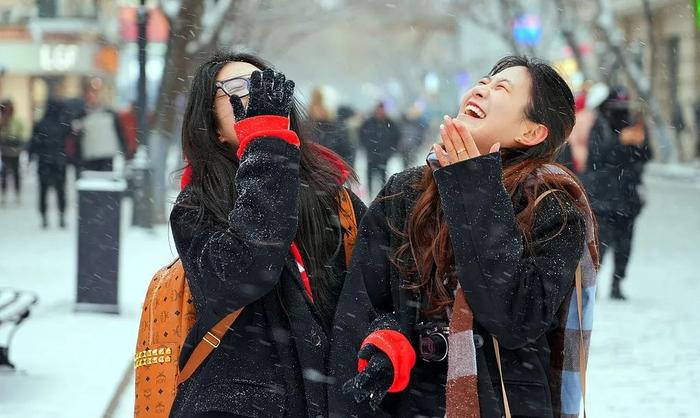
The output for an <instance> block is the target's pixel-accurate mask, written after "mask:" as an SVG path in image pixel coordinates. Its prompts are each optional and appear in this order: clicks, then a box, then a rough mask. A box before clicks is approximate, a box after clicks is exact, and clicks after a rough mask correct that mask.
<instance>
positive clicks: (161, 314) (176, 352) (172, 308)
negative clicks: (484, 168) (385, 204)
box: [134, 189, 357, 418]
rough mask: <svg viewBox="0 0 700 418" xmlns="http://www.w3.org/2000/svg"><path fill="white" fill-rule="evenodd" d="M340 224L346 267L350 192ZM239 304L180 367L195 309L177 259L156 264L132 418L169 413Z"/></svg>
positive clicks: (139, 345)
mask: <svg viewBox="0 0 700 418" xmlns="http://www.w3.org/2000/svg"><path fill="white" fill-rule="evenodd" d="M339 218H340V224H341V226H342V228H343V248H344V250H345V263H346V266H348V265H349V264H350V257H351V256H352V249H353V247H354V245H355V238H356V236H357V221H356V219H355V211H354V209H353V206H352V201H351V200H350V195H349V194H348V192H347V190H346V189H343V191H342V193H341V195H340V209H339ZM242 310H243V308H241V309H239V310H237V311H235V312H232V313H230V314H228V315H227V316H225V317H224V318H223V319H221V320H220V321H219V322H218V323H217V324H216V325H214V327H212V329H211V330H210V331H209V332H207V334H206V335H205V336H204V338H202V340H201V341H200V342H199V343H198V344H197V345H196V346H195V348H194V350H193V351H192V354H191V355H190V357H189V359H188V360H187V362H186V363H185V365H184V367H183V368H182V370H180V368H179V358H180V351H181V349H182V346H183V344H184V342H185V338H186V337H187V334H188V333H189V331H190V329H191V328H192V326H193V325H194V323H195V320H196V312H195V308H194V304H193V300H192V294H191V292H190V289H189V286H188V285H187V280H186V279H185V270H184V268H183V266H182V262H181V261H180V259H176V260H175V261H173V262H172V263H171V264H170V265H168V266H166V267H163V268H162V269H160V270H159V271H158V272H157V273H156V274H155V275H154V276H153V279H152V280H151V282H150V284H149V285H148V291H147V292H146V298H145V300H144V303H143V310H142V312H141V322H140V324H139V333H138V339H137V342H136V354H135V355H134V368H135V370H136V379H135V380H136V385H135V386H136V398H135V402H134V417H135V418H146V417H148V418H160V417H163V418H165V417H168V416H169V415H170V409H171V408H172V405H173V402H174V401H175V396H176V394H177V388H178V386H179V385H180V384H181V383H183V382H184V381H186V380H187V379H189V378H190V377H191V376H192V374H193V373H194V372H195V371H196V370H197V368H198V367H199V366H200V365H201V364H202V363H203V362H204V360H206V358H207V357H208V356H209V354H211V353H212V352H213V351H214V350H215V349H216V348H217V347H218V346H219V343H220V342H221V339H222V338H223V337H224V334H226V331H228V329H229V328H230V327H231V325H233V323H234V321H235V320H236V318H237V317H238V315H239V314H240V313H241V311H242Z"/></svg>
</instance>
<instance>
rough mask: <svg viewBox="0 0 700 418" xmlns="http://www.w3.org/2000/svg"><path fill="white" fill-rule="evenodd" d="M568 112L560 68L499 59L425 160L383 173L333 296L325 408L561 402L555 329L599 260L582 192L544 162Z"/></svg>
mask: <svg viewBox="0 0 700 418" xmlns="http://www.w3.org/2000/svg"><path fill="white" fill-rule="evenodd" d="M573 125H574V100H573V97H572V94H571V91H570V89H569V87H568V86H567V85H566V83H565V82H564V80H563V79H562V78H561V77H560V76H559V75H558V74H557V73H556V71H555V70H554V69H553V68H552V67H550V66H549V65H547V64H545V63H542V62H539V61H537V60H532V59H529V58H525V57H506V58H503V59H502V60H500V61H499V62H498V63H496V65H495V66H494V67H493V69H492V70H491V71H490V72H489V74H488V76H486V77H484V78H483V79H482V80H481V81H479V82H478V83H477V84H476V85H475V86H474V87H472V88H471V89H470V90H468V91H467V92H466V93H465V94H464V96H463V97H462V100H461V101H460V107H459V109H458V114H457V115H456V116H455V117H454V118H451V117H448V116H446V117H445V121H444V125H443V126H442V127H441V144H440V145H435V146H434V149H433V152H432V153H431V154H430V155H429V157H428V164H426V166H424V167H422V168H415V169H409V170H407V171H404V172H403V173H400V174H397V175H395V176H393V177H392V178H391V179H390V180H389V181H388V183H387V184H386V186H385V187H384V190H383V191H382V192H381V193H380V194H379V196H378V197H377V198H376V200H375V201H374V202H373V203H372V204H371V205H370V207H369V209H368V211H367V214H366V215H365V217H364V218H363V220H362V223H361V226H360V229H359V231H360V233H359V235H358V240H357V244H356V246H355V251H354V254H353V263H352V266H351V268H350V271H349V272H348V277H347V279H346V281H345V285H344V288H343V292H342V294H341V298H340V301H339V303H338V311H337V313H336V321H335V326H334V331H333V347H332V350H331V362H332V364H334V368H333V370H332V371H333V377H334V378H335V380H336V382H337V386H336V387H334V388H332V389H331V390H330V392H329V405H330V410H331V416H334V417H335V416H338V417H340V416H371V417H376V416H385V414H386V415H391V416H395V417H416V416H421V417H444V416H447V417H451V418H452V417H455V418H456V417H480V416H481V417H487V418H491V417H498V418H500V417H502V416H510V415H508V414H509V413H512V416H513V417H516V416H521V417H552V416H553V415H557V413H558V412H560V411H561V410H562V408H561V405H562V403H561V402H562V399H561V391H558V390H557V388H560V387H561V381H558V380H557V378H560V377H561V375H562V373H561V367H562V364H559V363H557V360H560V359H561V356H560V355H562V353H563V351H562V350H561V346H560V345H558V344H553V343H552V345H550V343H551V341H554V340H550V337H553V334H554V333H556V332H558V330H559V329H560V327H561V326H562V324H563V322H562V320H563V319H566V315H563V314H562V312H563V308H564V307H568V306H569V305H568V304H567V301H568V300H569V298H570V297H571V295H572V291H573V289H574V283H575V272H576V270H577V266H578V265H579V263H580V262H582V260H583V262H584V264H585V265H586V266H590V267H591V269H590V271H594V269H595V265H596V263H597V255H596V254H597V252H596V245H595V238H594V235H595V234H594V229H593V222H592V218H591V210H590V208H589V207H588V204H587V201H586V199H585V194H584V192H583V189H582V188H581V186H580V185H579V182H578V180H577V179H576V178H575V176H573V174H571V173H570V172H568V171H566V170H565V169H563V168H562V167H561V166H558V165H556V164H555V163H554V161H555V157H556V154H557V151H558V150H559V149H560V147H561V146H562V145H563V144H564V140H565V139H566V138H567V136H568V135H569V133H570V132H571V129H572V127H573ZM586 263H587V264H586ZM565 322H566V321H564V323H565ZM567 327H568V325H567ZM567 330H568V328H567ZM495 341H498V342H499V343H500V354H497V351H498V347H499V345H497V344H496V342H495ZM557 341H559V340H557ZM499 361H500V363H499ZM501 365H502V373H503V374H502V377H501V371H500V369H501V367H500V366H501ZM564 366H565V367H568V364H565V365H564ZM557 367H558V368H559V373H558V374H556V373H552V372H551V371H552V370H553V369H556V368H557ZM550 379H551V380H550ZM501 382H503V383H504V384H503V386H502V385H501ZM341 388H342V390H341ZM503 392H505V393H507V397H506V398H507V400H508V402H509V408H508V409H509V411H506V410H505V408H504V403H503V400H504V399H503V398H504V397H503V396H502V393H503ZM571 397H572V398H573V397H574V396H573V393H572V396H571ZM574 404H575V410H576V411H578V403H576V402H574ZM569 406H571V404H567V407H569ZM572 408H574V407H572ZM568 412H570V413H573V412H571V410H569V411H568ZM557 416H558V415H557Z"/></svg>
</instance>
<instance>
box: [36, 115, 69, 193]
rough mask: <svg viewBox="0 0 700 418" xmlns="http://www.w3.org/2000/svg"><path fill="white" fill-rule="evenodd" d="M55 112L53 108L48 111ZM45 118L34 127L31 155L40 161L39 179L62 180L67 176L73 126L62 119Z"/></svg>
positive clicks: (50, 116) (51, 116)
mask: <svg viewBox="0 0 700 418" xmlns="http://www.w3.org/2000/svg"><path fill="white" fill-rule="evenodd" d="M49 111H53V110H52V109H51V108H49V109H48V110H47V113H48V112H49ZM54 116H56V115H51V114H49V116H47V117H44V118H43V119H42V120H40V121H39V122H37V123H36V125H34V130H33V132H32V139H31V142H30V143H29V155H30V157H31V158H36V159H38V165H37V166H38V171H39V178H40V179H42V180H45V179H62V178H64V177H65V175H66V164H67V163H68V157H67V156H66V140H67V139H68V137H69V136H70V135H71V132H72V129H71V126H70V125H69V124H68V123H66V122H65V121H64V120H62V118H60V117H54Z"/></svg>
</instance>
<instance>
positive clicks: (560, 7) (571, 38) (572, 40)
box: [554, 0, 590, 80]
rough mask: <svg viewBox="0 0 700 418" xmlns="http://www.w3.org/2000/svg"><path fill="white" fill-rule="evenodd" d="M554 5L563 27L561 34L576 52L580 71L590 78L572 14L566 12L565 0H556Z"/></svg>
mask: <svg viewBox="0 0 700 418" xmlns="http://www.w3.org/2000/svg"><path fill="white" fill-rule="evenodd" d="M554 7H555V8H556V9H557V16H558V17H559V27H560V29H561V36H562V37H563V38H564V40H565V41H566V44H567V45H568V46H569V48H571V52H572V53H573V54H574V60H576V65H577V66H578V69H579V71H580V72H581V74H583V78H584V79H585V80H590V74H589V72H588V68H586V65H585V62H584V60H583V56H582V55H581V49H580V48H579V44H578V41H577V40H576V34H575V33H574V30H573V29H572V28H574V27H575V25H573V24H571V19H570V18H569V17H570V15H569V14H567V13H566V6H565V5H564V0H554Z"/></svg>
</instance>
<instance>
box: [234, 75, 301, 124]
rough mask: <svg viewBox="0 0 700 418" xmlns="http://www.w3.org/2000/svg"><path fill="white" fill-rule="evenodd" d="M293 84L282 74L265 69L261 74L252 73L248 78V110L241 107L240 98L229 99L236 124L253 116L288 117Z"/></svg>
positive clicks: (290, 108) (290, 109)
mask: <svg viewBox="0 0 700 418" xmlns="http://www.w3.org/2000/svg"><path fill="white" fill-rule="evenodd" d="M293 95H294V82H293V81H292V80H286V79H285V77H284V74H282V73H275V72H274V71H273V70H271V69H269V68H268V69H267V70H265V71H263V72H262V73H261V72H260V71H254V72H253V74H252V75H251V76H250V95H249V96H248V97H249V101H248V109H246V108H244V107H243V103H242V102H241V98H240V97H238V96H236V95H233V96H231V97H230V98H229V101H230V102H231V106H232V107H233V115H234V116H235V117H236V122H240V121H241V120H243V119H245V118H252V117H253V116H262V115H275V116H284V117H289V113H290V112H291V111H292V101H293V97H292V96H293Z"/></svg>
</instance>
